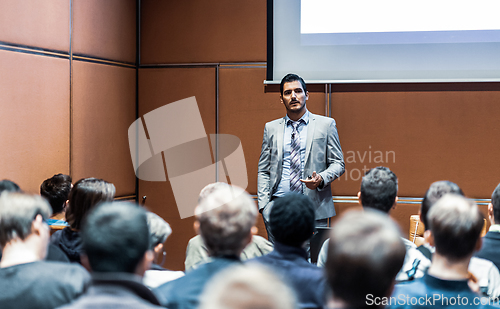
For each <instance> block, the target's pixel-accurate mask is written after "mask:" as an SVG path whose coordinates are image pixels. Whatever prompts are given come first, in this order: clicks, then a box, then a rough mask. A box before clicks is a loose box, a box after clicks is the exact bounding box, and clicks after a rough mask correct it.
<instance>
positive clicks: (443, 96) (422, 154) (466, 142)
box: [332, 87, 500, 198]
mask: <svg viewBox="0 0 500 309" xmlns="http://www.w3.org/2000/svg"><path fill="white" fill-rule="evenodd" d="M360 88H361V87H360ZM361 89H362V88H361ZM499 100H500V92H499V91H419V92H417V91H414V92H413V91H412V92H403V91H401V92H398V91H396V92H386V91H381V92H363V91H360V92H343V93H333V103H332V104H333V117H334V118H336V119H337V125H338V128H339V135H340V140H341V143H342V148H343V151H344V156H345V158H346V170H347V171H346V174H345V175H344V176H343V177H342V178H340V179H339V180H337V181H336V183H334V185H333V189H334V195H355V194H356V192H358V190H359V186H360V180H361V177H360V176H361V174H363V173H364V172H363V169H364V170H366V169H368V168H372V167H375V166H379V165H385V166H388V167H389V168H391V170H393V171H394V172H395V173H396V175H397V176H398V178H399V195H400V196H415V197H422V196H423V194H424V193H425V191H426V190H427V188H428V187H429V185H430V184H431V183H432V182H434V181H437V180H443V179H447V180H451V181H453V182H456V183H457V184H458V185H459V186H461V187H462V189H463V190H464V192H465V193H466V194H467V195H468V196H470V197H474V198H489V197H490V196H491V192H492V191H493V189H494V188H495V186H496V184H497V183H498V182H499V181H500V178H499V177H498V175H499V168H498V167H497V166H496V161H497V160H496V159H497V158H498V157H499V156H500V145H497V143H493V142H492V141H494V140H496V139H497V138H498V137H500V128H498V126H495V125H492V118H491V117H492V115H498V114H499V113H500V106H499V105H498V104H497V103H498V101H499Z"/></svg>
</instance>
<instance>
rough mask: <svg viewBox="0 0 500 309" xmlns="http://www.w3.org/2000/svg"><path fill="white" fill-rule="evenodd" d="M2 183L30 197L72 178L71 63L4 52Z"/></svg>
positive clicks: (0, 77) (0, 67) (0, 80)
mask: <svg viewBox="0 0 500 309" xmlns="http://www.w3.org/2000/svg"><path fill="white" fill-rule="evenodd" d="M0 72H2V73H1V74H0V119H1V121H0V132H1V133H0V145H2V151H0V179H4V178H7V179H11V180H13V181H14V182H16V183H18V184H19V185H20V187H21V188H22V189H23V190H24V191H26V192H30V193H39V192H40V184H41V183H42V181H43V180H45V179H47V178H49V177H51V176H52V175H54V174H57V173H66V174H68V173H69V60H65V59H58V58H49V57H43V56H35V55H28V54H22V53H15V52H8V51H1V50H0Z"/></svg>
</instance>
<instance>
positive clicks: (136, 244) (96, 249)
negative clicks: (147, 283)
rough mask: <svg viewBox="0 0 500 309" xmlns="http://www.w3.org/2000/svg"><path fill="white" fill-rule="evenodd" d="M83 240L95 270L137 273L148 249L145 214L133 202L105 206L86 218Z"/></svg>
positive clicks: (96, 208) (92, 267)
mask: <svg viewBox="0 0 500 309" xmlns="http://www.w3.org/2000/svg"><path fill="white" fill-rule="evenodd" d="M81 237H82V243H83V250H84V252H85V254H86V256H87V258H88V262H89V265H90V268H91V269H92V271H94V272H125V273H135V272H136V270H137V267H138V265H139V263H140V262H141V261H143V258H144V254H145V253H146V251H148V250H149V230H148V223H147V219H146V211H145V210H144V209H142V208H140V207H139V206H138V205H135V204H132V203H126V202H108V203H102V204H100V205H99V206H97V207H95V208H94V209H93V210H92V211H91V212H90V213H89V215H88V216H87V218H86V219H85V222H84V224H83V228H82V231H81Z"/></svg>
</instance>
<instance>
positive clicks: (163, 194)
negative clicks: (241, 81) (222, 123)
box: [139, 68, 216, 270]
mask: <svg viewBox="0 0 500 309" xmlns="http://www.w3.org/2000/svg"><path fill="white" fill-rule="evenodd" d="M215 89H216V79H215V69H214V68H162V69H140V70H139V102H140V104H139V116H141V117H142V116H143V115H144V114H146V113H148V112H150V111H152V110H154V109H156V108H158V107H161V106H163V105H166V104H168V103H172V102H175V101H178V100H182V99H185V98H188V97H191V96H195V97H196V100H197V103H198V108H199V109H200V113H201V116H202V120H203V124H204V126H205V130H206V132H207V134H213V133H215V119H216V117H215V115H216V100H215V98H216V91H215ZM214 181H215V178H214ZM142 196H146V197H147V198H146V206H147V207H148V208H149V209H150V210H151V211H153V212H155V213H157V214H158V215H159V216H161V217H163V218H164V219H165V220H166V221H167V222H168V223H169V224H170V225H171V226H172V230H173V233H172V235H171V236H170V237H169V239H168V241H167V244H166V248H165V249H166V251H167V261H166V263H165V265H164V266H165V267H167V268H169V269H175V270H183V269H184V259H185V253H186V246H187V243H188V241H189V239H190V238H191V237H193V236H194V235H195V232H194V230H193V222H194V218H193V217H190V218H185V219H180V216H179V212H178V210H177V205H176V203H175V199H174V194H173V191H172V188H171V184H170V182H169V181H167V182H150V181H139V197H141V198H142Z"/></svg>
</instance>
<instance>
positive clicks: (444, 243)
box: [427, 194, 484, 261]
mask: <svg viewBox="0 0 500 309" xmlns="http://www.w3.org/2000/svg"><path fill="white" fill-rule="evenodd" d="M427 221H429V227H430V230H431V232H432V236H433V239H434V245H435V247H436V253H438V254H439V255H441V256H444V257H446V258H447V259H449V260H450V261H458V260H462V259H464V258H467V257H470V256H471V255H472V254H473V252H474V250H475V249H476V245H477V242H478V240H479V237H480V236H481V230H482V229H483V224H484V215H483V214H482V213H481V211H479V208H478V207H477V205H476V203H474V202H473V201H471V200H469V199H466V198H465V197H463V196H460V195H456V194H447V195H445V196H443V197H442V198H440V199H439V200H438V201H437V202H436V203H435V204H434V205H433V206H432V207H431V209H430V210H429V213H428V214H427Z"/></svg>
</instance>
